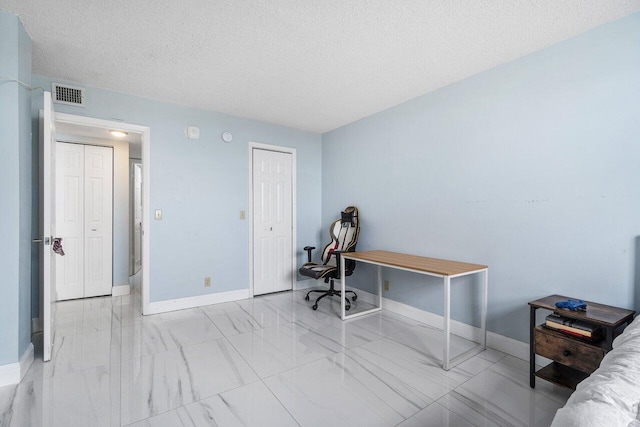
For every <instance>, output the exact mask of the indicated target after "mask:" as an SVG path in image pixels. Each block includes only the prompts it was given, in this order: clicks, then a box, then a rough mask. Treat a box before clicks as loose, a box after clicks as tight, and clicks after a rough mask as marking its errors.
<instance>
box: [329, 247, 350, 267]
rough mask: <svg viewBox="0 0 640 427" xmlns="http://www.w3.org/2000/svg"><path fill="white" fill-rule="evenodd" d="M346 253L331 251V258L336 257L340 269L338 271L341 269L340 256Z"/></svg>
mask: <svg viewBox="0 0 640 427" xmlns="http://www.w3.org/2000/svg"><path fill="white" fill-rule="evenodd" d="M345 252H346V251H331V255H329V256H330V257H331V256H333V255H335V256H336V266H337V267H338V269H339V268H340V255H342V254H343V253H345Z"/></svg>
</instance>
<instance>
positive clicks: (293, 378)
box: [265, 352, 431, 426]
mask: <svg viewBox="0 0 640 427" xmlns="http://www.w3.org/2000/svg"><path fill="white" fill-rule="evenodd" d="M265 383H266V384H267V386H268V387H269V388H270V389H271V391H273V393H274V394H275V395H276V397H277V398H278V400H279V401H280V402H282V404H283V405H284V407H285V408H286V409H287V410H288V411H289V413H291V414H292V415H293V417H294V418H295V419H296V420H297V421H298V423H300V425H303V426H328V425H331V426H353V425H359V426H360V425H361V426H389V425H396V424H398V423H400V422H402V421H403V420H404V419H405V418H406V417H409V416H411V415H413V414H414V413H416V412H417V411H419V410H420V409H422V408H423V407H425V406H427V405H428V404H430V403H431V400H430V399H429V398H428V397H427V396H425V395H424V394H422V393H420V392H418V391H416V390H415V389H413V388H412V387H410V386H408V385H407V384H406V383H404V382H403V381H401V380H400V379H398V378H394V377H393V376H391V375H387V373H385V372H380V373H379V372H377V371H375V370H372V369H370V366H367V364H366V363H365V364H363V363H362V361H360V360H358V359H356V358H353V357H350V356H349V352H347V353H346V354H344V353H339V354H336V355H334V356H332V357H330V358H323V359H321V360H318V361H316V362H313V363H310V364H308V365H304V366H302V367H299V368H296V369H293V370H289V371H286V372H284V373H282V374H279V375H275V376H273V377H270V378H267V379H266V380H265Z"/></svg>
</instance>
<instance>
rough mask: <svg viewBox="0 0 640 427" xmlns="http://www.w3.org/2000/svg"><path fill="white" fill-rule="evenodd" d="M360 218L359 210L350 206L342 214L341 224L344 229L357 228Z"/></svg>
mask: <svg viewBox="0 0 640 427" xmlns="http://www.w3.org/2000/svg"><path fill="white" fill-rule="evenodd" d="M357 218H358V208H356V207H355V206H349V207H348V208H346V209H345V210H344V211H343V212H340V224H341V225H342V226H343V227H349V226H351V227H355V225H356V221H357Z"/></svg>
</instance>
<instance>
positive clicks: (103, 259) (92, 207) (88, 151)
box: [84, 145, 113, 297]
mask: <svg viewBox="0 0 640 427" xmlns="http://www.w3.org/2000/svg"><path fill="white" fill-rule="evenodd" d="M84 164H85V174H84V187H85V198H84V210H85V217H84V218H85V221H84V244H85V286H84V296H85V297H93V296H98V295H109V294H111V288H112V285H113V237H112V235H113V207H112V205H113V148H111V147H96V146H93V145H87V146H85V151H84Z"/></svg>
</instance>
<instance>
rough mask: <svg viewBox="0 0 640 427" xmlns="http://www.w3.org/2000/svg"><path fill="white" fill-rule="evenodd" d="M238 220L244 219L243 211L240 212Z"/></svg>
mask: <svg viewBox="0 0 640 427" xmlns="http://www.w3.org/2000/svg"><path fill="white" fill-rule="evenodd" d="M240 219H244V211H240Z"/></svg>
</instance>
